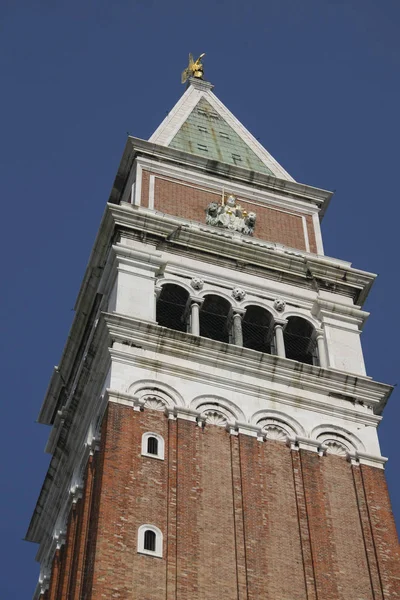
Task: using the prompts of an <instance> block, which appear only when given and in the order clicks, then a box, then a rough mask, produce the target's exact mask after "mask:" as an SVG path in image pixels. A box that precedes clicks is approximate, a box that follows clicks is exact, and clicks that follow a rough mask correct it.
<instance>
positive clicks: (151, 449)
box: [147, 436, 158, 455]
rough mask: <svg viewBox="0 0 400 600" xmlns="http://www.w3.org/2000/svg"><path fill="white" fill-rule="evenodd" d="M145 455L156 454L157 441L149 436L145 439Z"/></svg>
mask: <svg viewBox="0 0 400 600" xmlns="http://www.w3.org/2000/svg"><path fill="white" fill-rule="evenodd" d="M147 453H148V454H155V455H157V454H158V439H157V438H156V437H154V436H149V437H148V438H147Z"/></svg>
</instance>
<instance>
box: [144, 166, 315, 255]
mask: <svg viewBox="0 0 400 600" xmlns="http://www.w3.org/2000/svg"><path fill="white" fill-rule="evenodd" d="M154 176H155V180H154V208H155V210H157V211H160V212H162V213H166V214H169V215H174V216H178V217H183V218H185V219H189V220H192V221H199V222H200V223H205V209H206V208H207V206H208V204H209V203H210V202H220V201H221V194H219V193H218V192H216V191H214V190H210V191H207V190H205V189H204V188H199V187H198V186H195V185H194V184H193V186H192V185H190V184H187V183H184V182H182V181H181V182H179V181H177V180H171V179H164V178H162V177H161V176H157V175H154ZM149 178H150V173H149V172H148V171H143V174H142V191H141V204H142V206H145V207H146V208H147V207H148V205H149ZM239 201H240V204H241V206H242V207H243V208H244V209H246V210H247V212H250V211H254V212H256V213H257V223H256V228H255V236H254V237H257V238H260V239H263V240H268V241H270V242H278V243H280V244H284V245H286V246H289V247H291V248H298V249H299V250H306V243H305V237H304V227H303V220H302V216H301V215H300V214H296V213H295V211H294V213H292V212H285V211H284V210H280V209H279V210H278V209H276V208H271V207H268V206H261V203H260V202H259V203H257V202H255V203H252V202H249V201H245V200H242V199H240V200H239ZM305 219H306V224H307V233H308V239H309V246H310V252H317V247H316V242H315V232H314V226H313V222H312V217H311V216H310V215H307V216H306V217H305Z"/></svg>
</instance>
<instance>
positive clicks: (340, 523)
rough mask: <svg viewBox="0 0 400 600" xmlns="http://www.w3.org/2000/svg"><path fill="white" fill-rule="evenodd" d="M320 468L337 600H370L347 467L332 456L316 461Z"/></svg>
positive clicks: (365, 559) (351, 476)
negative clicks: (328, 520) (325, 501)
mask: <svg viewBox="0 0 400 600" xmlns="http://www.w3.org/2000/svg"><path fill="white" fill-rule="evenodd" d="M320 465H321V472H322V476H323V483H324V489H325V491H326V500H327V511H329V516H330V520H331V524H332V537H331V540H330V541H331V548H332V551H333V552H334V560H335V564H336V566H337V570H336V571H335V579H336V582H337V587H338V593H339V595H338V598H340V600H354V598H362V599H363V600H373V598H374V596H373V591H372V588H371V579H370V575H369V568H368V562H367V556H366V553H365V546H364V539H363V534H362V529H361V522H360V516H359V513H358V505H357V497H356V494H355V489H354V481H353V474H352V469H351V465H349V463H348V462H347V461H345V460H343V458H341V457H338V456H333V455H328V456H326V457H324V458H323V460H320ZM355 573H357V577H355V576H354V574H355Z"/></svg>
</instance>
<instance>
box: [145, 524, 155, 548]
mask: <svg viewBox="0 0 400 600" xmlns="http://www.w3.org/2000/svg"><path fill="white" fill-rule="evenodd" d="M143 546H144V549H145V550H149V551H150V552H155V551H156V534H155V533H154V531H151V529H146V531H145V532H144V544H143Z"/></svg>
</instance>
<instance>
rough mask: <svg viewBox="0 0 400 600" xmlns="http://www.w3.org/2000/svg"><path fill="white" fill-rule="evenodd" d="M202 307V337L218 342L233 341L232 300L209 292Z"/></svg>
mask: <svg viewBox="0 0 400 600" xmlns="http://www.w3.org/2000/svg"><path fill="white" fill-rule="evenodd" d="M202 298H203V299H204V301H203V303H202V305H201V307H200V314H199V318H200V335H201V336H202V337H206V338H208V339H212V340H216V341H218V342H225V343H229V342H230V341H231V331H230V330H231V327H230V314H231V310H232V299H229V300H228V298H227V297H226V296H225V295H223V294H220V293H214V292H213V291H208V292H207V293H205V294H204V295H203V296H202Z"/></svg>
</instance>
